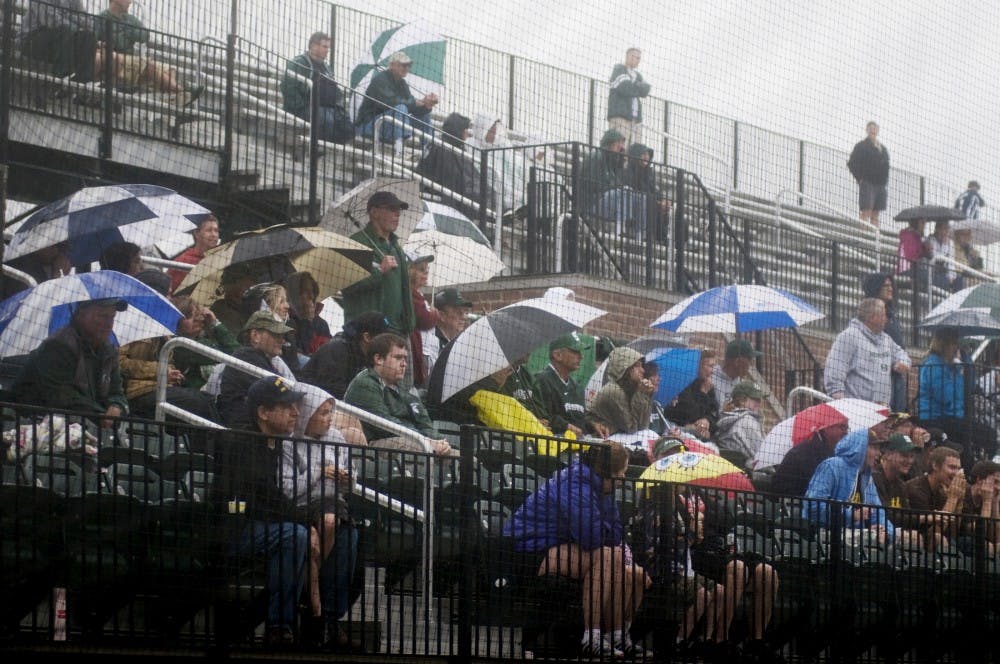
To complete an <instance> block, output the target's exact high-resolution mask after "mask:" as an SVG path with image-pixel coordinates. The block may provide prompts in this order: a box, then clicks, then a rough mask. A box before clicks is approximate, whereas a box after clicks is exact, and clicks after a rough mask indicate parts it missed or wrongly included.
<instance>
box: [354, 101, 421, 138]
mask: <svg viewBox="0 0 1000 664" xmlns="http://www.w3.org/2000/svg"><path fill="white" fill-rule="evenodd" d="M429 114H430V111H427V112H426V113H423V114H421V115H410V111H409V109H407V108H406V104H400V105H399V106H396V107H395V108H392V109H389V110H386V111H385V113H383V114H382V115H376V116H375V117H374V118H372V119H371V120H369V121H368V122H366V123H364V124H363V125H361V135H362V136H364V137H365V138H371V137H372V136H374V135H375V121H376V120H378V119H379V118H380V117H382V116H386V115H391V116H392V117H395V118H397V119H398V120H400V121H401V122H402V123H403V125H404V126H400V125H398V124H396V123H395V122H383V123H382V131H381V132H380V133H381V136H380V138H381V140H382V142H383V143H393V142H395V141H397V140H399V139H402V138H409V137H410V136H412V135H413V132H412V131H410V127H413V126H416V127H417V129H419V130H420V131H423V132H426V133H427V134H429V135H431V136H433V135H434V128H433V127H432V126H431V125H430V124H429V123H427V122H425V121H424V118H425V117H426V116H427V115H429ZM421 143H423V140H421Z"/></svg>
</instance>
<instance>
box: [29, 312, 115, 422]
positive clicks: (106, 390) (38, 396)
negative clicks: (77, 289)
mask: <svg viewBox="0 0 1000 664" xmlns="http://www.w3.org/2000/svg"><path fill="white" fill-rule="evenodd" d="M13 392H14V398H15V400H16V401H17V402H18V403H26V404H33V405H37V406H46V407H49V408H59V409H65V410H78V411H82V412H89V413H95V414H100V415H103V414H104V412H105V411H107V409H108V407H109V406H112V405H114V406H119V407H120V408H121V409H122V412H123V413H127V412H128V401H127V400H126V399H125V390H124V389H123V386H122V376H121V371H120V369H119V368H118V349H117V348H115V347H114V346H112V345H111V344H110V343H107V342H105V343H103V344H101V345H100V346H98V347H97V348H91V347H90V346H89V345H88V344H87V343H86V342H85V341H84V340H83V339H82V338H81V337H80V335H79V333H77V331H76V328H74V327H73V326H72V325H67V326H66V327H64V328H62V329H60V330H57V331H56V332H54V333H53V334H52V335H51V336H50V337H49V338H48V339H46V340H45V341H43V342H42V344H41V345H40V346H39V347H38V348H36V349H35V350H34V351H32V353H31V354H30V355H29V356H28V360H27V362H25V364H24V367H22V369H21V373H20V375H19V376H18V378H17V381H16V382H15V384H14V388H13Z"/></svg>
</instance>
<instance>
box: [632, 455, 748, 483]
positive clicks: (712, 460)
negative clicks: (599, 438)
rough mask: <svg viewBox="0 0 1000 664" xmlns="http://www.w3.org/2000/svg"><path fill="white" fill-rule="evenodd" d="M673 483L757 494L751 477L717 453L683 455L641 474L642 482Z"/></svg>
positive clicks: (671, 458) (664, 459)
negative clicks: (754, 491)
mask: <svg viewBox="0 0 1000 664" xmlns="http://www.w3.org/2000/svg"><path fill="white" fill-rule="evenodd" d="M648 482H673V483H677V484H693V485H696V486H706V487H714V488H717V489H732V490H735V491H753V490H754V487H753V484H751V483H750V480H749V479H747V476H746V475H744V474H743V472H742V471H741V470H740V469H739V468H737V467H736V466H735V465H734V464H733V463H731V462H730V461H728V460H726V459H724V458H722V457H721V456H718V455H716V454H702V453H700V452H680V453H678V454H672V455H670V456H667V457H663V458H662V459H659V460H657V461H654V462H653V463H652V464H650V465H649V467H647V468H646V470H644V471H642V474H641V475H639V483H641V484H642V485H643V486H645V485H646V483H648Z"/></svg>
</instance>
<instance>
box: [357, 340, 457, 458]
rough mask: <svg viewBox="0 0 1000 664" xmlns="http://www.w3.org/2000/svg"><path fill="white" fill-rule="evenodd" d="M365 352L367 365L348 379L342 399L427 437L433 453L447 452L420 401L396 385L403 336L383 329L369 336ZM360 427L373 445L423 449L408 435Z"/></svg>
mask: <svg viewBox="0 0 1000 664" xmlns="http://www.w3.org/2000/svg"><path fill="white" fill-rule="evenodd" d="M367 356H368V365H369V366H368V368H367V369H365V370H363V371H362V372H360V373H359V374H358V375H357V376H355V377H354V379H353V380H351V384H350V385H348V386H347V392H346V393H345V394H344V401H346V402H347V403H349V404H351V405H352V406H357V407H358V408H362V409H364V410H366V411H368V412H369V413H371V414H372V415H377V416H379V417H382V418H384V419H387V420H389V421H390V422H395V423H396V424H399V425H401V426H404V427H406V428H407V429H411V430H412V431H416V432H417V433H419V434H421V435H423V436H425V437H427V438H428V440H427V443H428V444H429V445H430V446H431V448H432V449H433V450H434V452H435V453H437V454H450V453H451V445H450V444H449V443H448V441H447V440H444V439H442V438H441V434H440V433H439V432H438V430H437V429H436V428H435V427H434V423H433V422H431V418H430V415H428V414H427V409H426V408H425V407H424V404H423V403H422V402H421V401H420V399H418V398H417V397H416V396H414V395H413V394H412V393H410V392H408V391H406V390H405V389H403V388H402V387H401V386H400V383H401V382H402V380H403V375H404V374H405V373H406V356H407V353H406V340H405V339H403V337H401V336H399V335H398V334H393V333H391V332H384V333H382V334H380V335H378V336H377V337H375V338H374V339H372V342H371V345H369V346H368V353H367ZM364 428H365V437H367V438H368V440H369V441H370V442H371V443H372V445H373V446H375V447H384V448H390V449H404V450H410V451H418V452H423V451H425V448H424V446H423V445H419V444H417V443H415V442H414V441H412V440H410V439H408V438H403V437H398V436H395V434H393V433H392V432H388V431H385V430H383V429H379V428H378V427H375V426H372V425H370V424H368V423H365V425H364Z"/></svg>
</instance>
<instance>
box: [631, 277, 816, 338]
mask: <svg viewBox="0 0 1000 664" xmlns="http://www.w3.org/2000/svg"><path fill="white" fill-rule="evenodd" d="M820 318H823V314H822V313H821V312H820V311H819V310H817V309H816V308H815V307H813V306H812V305H811V304H809V303H807V302H805V301H803V300H800V299H799V298H797V297H795V296H794V295H792V294H790V293H786V292H785V291H783V290H780V289H778V288H771V287H770V286H754V285H736V286H719V287H717V288H711V289H709V290H707V291H705V292H703V293H697V294H695V295H692V296H691V297H689V298H687V299H686V300H684V301H683V302H680V303H678V304H675V305H674V306H672V307H670V309H668V310H667V311H666V313H664V314H663V315H662V316H660V317H659V318H657V319H656V320H655V321H653V323H652V325H650V327H655V328H659V329H663V330H668V331H670V332H677V333H678V334H686V333H689V332H719V333H725V334H740V333H742V332H756V331H758V330H772V329H775V328H781V327H798V326H799V325H803V324H805V323H808V322H810V321H814V320H818V319H820Z"/></svg>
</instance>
